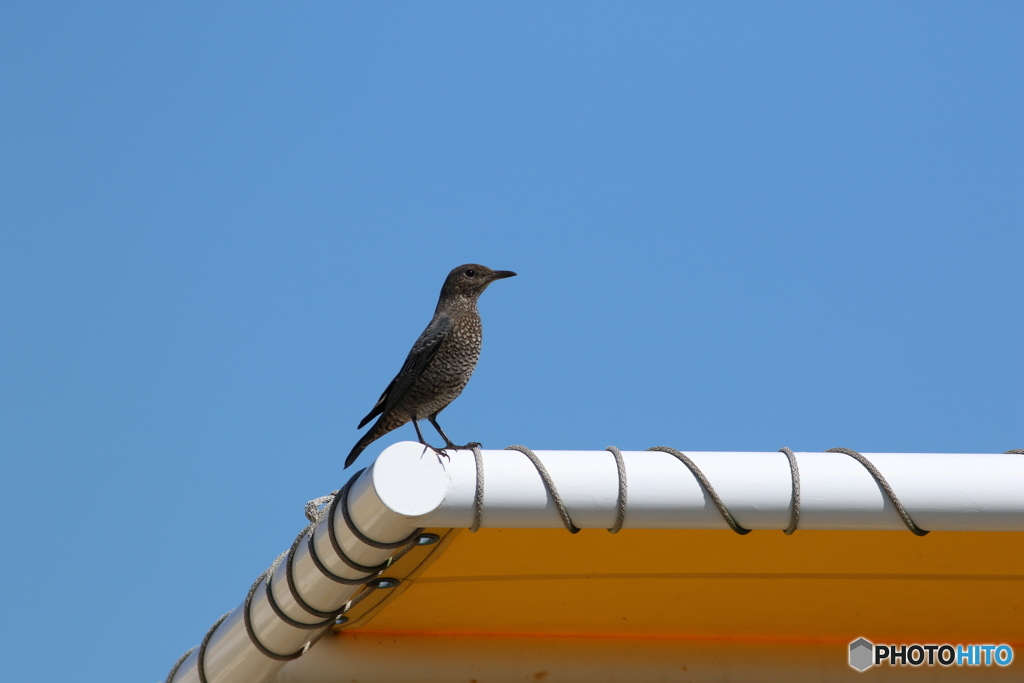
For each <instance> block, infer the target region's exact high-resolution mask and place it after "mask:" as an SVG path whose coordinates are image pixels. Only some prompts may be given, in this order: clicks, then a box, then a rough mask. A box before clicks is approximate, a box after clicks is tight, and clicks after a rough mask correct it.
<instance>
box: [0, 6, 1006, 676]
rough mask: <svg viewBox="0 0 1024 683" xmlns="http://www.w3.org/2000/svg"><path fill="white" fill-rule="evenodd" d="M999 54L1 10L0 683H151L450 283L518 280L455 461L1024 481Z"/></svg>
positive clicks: (811, 35)
mask: <svg viewBox="0 0 1024 683" xmlns="http://www.w3.org/2000/svg"><path fill="white" fill-rule="evenodd" d="M1022 31H1024V5H1022V4H1021V3H1019V2H985V3H978V2H954V3H950V2H917V3H915V2H900V3H892V2H857V3H852V2H851V3H831V2H828V3H823V2H805V3H797V2H783V3H755V2H715V3H682V2H664V3H656V2H649V3H627V2H621V3H597V2H579V3H571V2H559V3H549V2H533V3H531V2H516V3H469V2H462V3H451V2H448V3H418V2H417V3H412V2H405V3H387V4H384V3H361V4H359V5H356V4H352V3H302V4H301V6H296V5H295V4H294V3H293V4H291V5H289V4H270V3H249V2H246V3H216V4H215V5H214V4H213V3H137V2H91V3H71V2H64V3H56V2H32V3H4V4H3V5H2V7H0V464H2V471H0V506H2V507H0V514H2V520H3V522H2V539H3V548H4V562H3V563H2V568H0V584H2V585H3V586H4V590H3V592H2V594H0V605H2V609H3V615H4V616H3V625H2V626H0V628H2V629H3V630H4V631H5V634H4V636H3V637H2V638H0V657H2V660H3V661H4V665H3V669H4V672H3V678H4V679H5V680H11V681H15V680H18V681H29V680H31V681H45V682H51V681H52V682H55V683H56V682H64V681H69V680H77V681H155V680H158V679H162V678H163V676H164V675H165V674H166V672H167V669H168V668H169V667H170V665H171V664H172V663H173V661H174V660H175V659H176V658H177V657H178V655H179V654H180V653H181V652H183V651H184V650H186V649H187V648H189V647H191V646H193V645H195V644H197V643H198V642H199V640H200V638H201V637H202V635H203V633H204V632H205V630H206V628H207V627H208V626H209V624H210V623H211V622H212V621H213V620H215V619H216V618H217V617H218V616H219V615H220V614H221V613H223V612H224V611H226V610H228V609H230V608H233V607H234V606H235V605H237V604H238V603H239V602H240V601H241V599H242V598H243V597H244V595H245V591H246V590H247V588H248V586H249V584H250V583H251V581H252V580H253V579H254V578H255V576H256V575H257V574H259V572H260V571H262V570H263V568H264V567H265V566H266V565H268V564H269V563H270V562H271V560H273V558H274V557H275V556H276V555H277V554H278V553H279V552H280V551H282V550H284V549H285V548H286V547H287V546H288V544H289V543H290V541H291V540H292V538H293V536H294V534H295V533H296V532H297V531H298V530H299V529H300V528H301V527H302V526H303V524H304V523H305V520H304V518H303V515H302V507H303V504H304V503H305V501H306V500H308V499H310V498H313V497H315V496H318V495H321V494H324V493H327V492H329V491H331V490H332V489H334V488H337V487H338V486H339V485H340V484H341V483H343V481H344V480H345V478H346V477H347V474H343V472H342V461H343V460H344V457H345V455H346V454H347V452H348V450H349V448H351V446H352V444H353V443H354V442H355V441H356V439H357V438H358V434H359V433H358V432H357V430H356V428H355V427H356V423H357V422H358V421H359V419H360V418H361V417H362V416H363V415H364V414H365V413H366V412H367V411H368V410H369V409H370V408H371V406H372V405H373V404H374V402H375V401H376V399H377V396H378V395H379V394H380V392H381V391H382V390H383V388H384V386H385V385H386V384H387V382H388V381H389V380H390V379H391V377H392V376H393V375H394V373H395V372H396V371H397V370H398V368H399V366H400V365H401V363H402V360H403V359H404V357H405V354H406V352H407V351H408V348H409V346H410V345H411V343H412V342H413V340H414V339H415V338H416V336H417V335H418V334H419V333H420V331H421V330H422V328H423V327H424V326H425V325H426V323H427V321H428V320H429V318H430V316H431V313H432V312H433V307H434V304H435V302H436V297H437V293H438V290H439V288H440V285H441V282H442V280H443V278H444V275H445V274H446V273H447V272H448V270H449V269H451V268H452V267H454V266H456V265H458V264H460V263H464V262H468V261H476V262H480V263H483V264H485V265H488V266H490V267H492V268H498V269H510V270H515V271H518V272H519V274H520V275H519V277H517V278H514V279H511V280H506V281H502V282H499V283H497V284H496V285H494V286H493V287H491V288H490V289H489V290H488V291H487V293H486V294H485V295H484V297H483V299H482V302H481V311H482V314H483V318H484V324H485V330H486V332H485V343H484V350H483V356H482V358H481V361H480V365H479V367H478V370H477V373H476V375H475V376H474V379H473V381H472V382H471V383H470V385H469V388H468V389H467V390H466V392H465V393H464V394H463V396H462V397H461V398H460V399H459V400H458V401H456V402H455V404H453V405H452V407H451V408H449V409H448V410H447V411H446V412H445V413H444V414H443V415H442V417H443V419H442V420H441V423H442V425H443V426H444V427H445V429H446V431H448V432H449V433H450V434H451V435H452V437H453V438H454V439H456V440H457V441H467V440H477V441H481V442H483V443H484V445H485V446H486V447H491V448H500V447H504V446H506V445H508V444H510V443H523V444H527V445H529V446H531V447H533V448H535V449H545V448H570V449H572V448H576V449H602V448H604V447H605V446H607V445H609V444H615V445H617V446H619V447H620V448H623V449H642V448H646V447H648V446H652V445H670V446H674V447H676V448H680V449H684V450H686V449H689V450H752V451H774V450H776V449H778V448H779V447H781V446H789V447H791V448H793V449H795V450H798V451H800V450H822V449H825V448H829V447H833V446H847V447H850V448H855V449H858V450H861V451H865V452H872V451H874V452H879V451H901V452H1002V451H1005V450H1007V449H1010V448H1022V447H1024V361H1022V354H1021V350H1022V348H1024V344H1022V341H1021V340H1022V338H1024V337H1022V332H1024V323H1022V319H1024V315H1022V314H1024V297H1022V290H1024V287H1022V285H1024V276H1022V270H1021V264H1022V260H1024V259H1022V257H1024V220H1022V219H1024V125H1022V123H1024V122H1022V112H1024V87H1022V86H1024V40H1022V39H1021V36H1022V34H1024V33H1022ZM392 437H393V438H392ZM413 437H414V433H413V430H412V428H411V427H404V428H402V429H401V430H399V431H398V432H396V433H394V434H392V435H389V436H388V437H386V438H385V439H382V440H381V441H380V442H378V443H376V444H374V445H373V446H372V447H371V448H370V449H368V451H367V452H366V454H365V456H364V457H363V459H362V460H361V462H366V461H368V460H370V459H371V458H373V457H375V456H376V454H377V453H379V452H380V450H382V449H383V448H384V447H385V446H386V445H388V444H389V443H392V442H393V441H396V440H402V439H410V438H413Z"/></svg>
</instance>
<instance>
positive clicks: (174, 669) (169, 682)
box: [164, 645, 199, 683]
mask: <svg viewBox="0 0 1024 683" xmlns="http://www.w3.org/2000/svg"><path fill="white" fill-rule="evenodd" d="M196 647H199V646H198V645H196V646H195V647H193V648H192V649H191V650H189V651H188V652H186V653H185V654H183V655H182V656H180V657H178V661H176V662H175V663H174V666H172V667H171V672H170V673H169V674H167V678H165V679H164V683H174V676H175V674H177V673H178V669H180V668H181V665H182V664H184V663H185V660H186V659H188V656H189V655H190V654H192V653H193V652H195V651H196Z"/></svg>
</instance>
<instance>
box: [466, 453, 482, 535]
mask: <svg viewBox="0 0 1024 683" xmlns="http://www.w3.org/2000/svg"><path fill="white" fill-rule="evenodd" d="M473 461H474V462H475V463H476V491H475V492H474V493H473V525H472V526H471V527H469V532H470V533H472V534H475V533H476V532H477V531H479V530H480V522H482V521H483V518H484V454H483V453H481V452H480V445H479V444H477V445H475V446H473Z"/></svg>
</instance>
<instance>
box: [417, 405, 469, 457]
mask: <svg viewBox="0 0 1024 683" xmlns="http://www.w3.org/2000/svg"><path fill="white" fill-rule="evenodd" d="M438 412H440V411H438ZM427 419H428V420H430V424H432V425H434V429H436V430H437V433H438V434H440V435H441V438H443V439H444V447H445V448H451V449H452V450H455V451H459V450H464V449H466V448H472V447H473V446H480V444H479V443H477V442H476V441H470V442H469V443H467V444H466V445H465V446H456V445H455V444H454V443H453V442H452V440H451V439H449V438H448V435H447V434H445V433H444V430H443V429H441V425H439V424H437V413H434V414H433V415H431V416H430V417H428V418H427Z"/></svg>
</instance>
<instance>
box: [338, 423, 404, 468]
mask: <svg viewBox="0 0 1024 683" xmlns="http://www.w3.org/2000/svg"><path fill="white" fill-rule="evenodd" d="M381 422H382V420H377V422H376V423H375V424H374V425H373V426H372V427H370V431H368V432H366V433H365V434H363V436H362V438H360V439H359V441H357V442H356V445H355V446H353V447H352V450H351V451H349V454H348V457H347V458H345V467H346V468H347V467H349V466H350V465H351V464H352V463H354V462H355V461H356V458H358V457H359V454H360V453H362V452H363V451H364V450H365V449H366V447H367V446H369V445H370V444H371V443H373V442H374V441H376V440H377V439H379V438H380V437H382V436H384V435H385V434H387V433H388V432H390V431H391V430H392V429H395V428H397V427H398V426H400V425H396V426H395V427H385V426H384V425H382V424H381Z"/></svg>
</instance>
